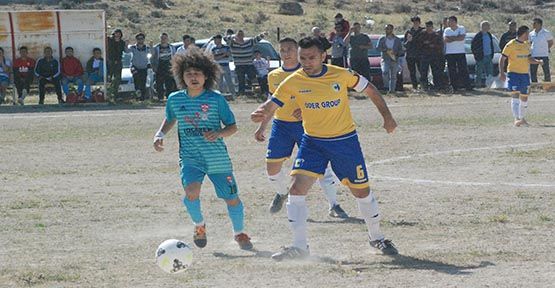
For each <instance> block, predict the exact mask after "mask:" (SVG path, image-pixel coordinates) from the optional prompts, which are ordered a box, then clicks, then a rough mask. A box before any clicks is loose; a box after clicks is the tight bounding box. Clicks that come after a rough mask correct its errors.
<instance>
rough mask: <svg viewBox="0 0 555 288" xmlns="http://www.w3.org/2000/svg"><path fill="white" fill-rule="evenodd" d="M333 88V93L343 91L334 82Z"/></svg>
mask: <svg viewBox="0 0 555 288" xmlns="http://www.w3.org/2000/svg"><path fill="white" fill-rule="evenodd" d="M331 88H333V91H335V92H339V91H340V90H341V85H339V84H338V83H335V82H334V83H333V84H331Z"/></svg>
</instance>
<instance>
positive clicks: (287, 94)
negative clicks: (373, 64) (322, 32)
mask: <svg viewBox="0 0 555 288" xmlns="http://www.w3.org/2000/svg"><path fill="white" fill-rule="evenodd" d="M367 85H368V80H367V79H366V78H364V77H362V76H359V75H358V74H356V73H354V72H351V71H349V70H347V69H345V68H341V67H337V66H333V65H329V66H328V65H324V66H323V68H322V72H320V74H318V75H307V74H306V73H305V72H304V70H303V69H299V70H297V71H296V72H295V73H293V74H291V75H290V76H289V77H287V78H286V79H285V80H284V81H283V82H282V83H281V84H280V85H279V87H278V88H277V90H276V91H275V92H274V94H273V97H272V101H274V102H275V103H276V104H278V105H279V106H281V107H287V106H293V105H294V106H298V107H299V108H301V111H302V115H303V127H304V132H305V133H306V134H307V135H308V136H312V137H319V138H336V137H341V136H343V135H345V134H348V133H350V132H353V131H354V130H355V123H354V121H353V117H352V114H351V108H350V107H349V96H348V93H347V92H348V88H353V89H355V90H356V91H358V92H361V91H363V90H364V89H365V88H366V86H367Z"/></svg>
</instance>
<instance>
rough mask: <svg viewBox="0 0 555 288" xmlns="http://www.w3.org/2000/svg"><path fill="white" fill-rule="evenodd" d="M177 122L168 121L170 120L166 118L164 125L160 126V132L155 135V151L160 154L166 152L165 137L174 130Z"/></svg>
mask: <svg viewBox="0 0 555 288" xmlns="http://www.w3.org/2000/svg"><path fill="white" fill-rule="evenodd" d="M175 122H176V120H173V121H168V119H166V118H164V121H162V125H160V129H158V132H156V134H155V135H154V143H153V145H154V150H156V151H158V152H162V151H164V136H166V134H167V133H168V132H170V130H172V128H173V126H174V125H175Z"/></svg>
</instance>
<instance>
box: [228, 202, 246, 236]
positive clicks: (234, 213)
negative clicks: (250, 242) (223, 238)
mask: <svg viewBox="0 0 555 288" xmlns="http://www.w3.org/2000/svg"><path fill="white" fill-rule="evenodd" d="M227 212H228V214H229V218H230V219H231V224H232V225H233V232H234V233H235V234H238V233H242V232H243V228H244V226H243V218H245V212H244V210H243V202H239V204H237V205H235V206H231V205H227Z"/></svg>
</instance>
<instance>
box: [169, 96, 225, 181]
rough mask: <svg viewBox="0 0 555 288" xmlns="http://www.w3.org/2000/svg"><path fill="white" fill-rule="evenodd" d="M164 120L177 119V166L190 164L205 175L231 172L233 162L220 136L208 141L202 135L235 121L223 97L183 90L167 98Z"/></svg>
mask: <svg viewBox="0 0 555 288" xmlns="http://www.w3.org/2000/svg"><path fill="white" fill-rule="evenodd" d="M166 119H167V120H168V121H173V120H177V129H178V136H179V162H180V165H181V166H183V165H187V166H193V167H196V168H198V169H199V170H201V171H203V172H204V173H206V174H215V173H226V172H231V171H232V170H233V169H232V165H231V160H230V159H229V154H228V153H227V147H226V145H225V143H224V141H223V139H222V138H220V139H218V140H216V141H214V142H209V141H207V140H206V139H204V136H203V134H204V133H205V132H208V131H214V130H220V129H222V128H223V127H222V124H223V125H224V126H229V125H233V124H235V116H234V115H233V112H231V109H230V108H229V105H228V103H227V101H226V100H225V98H224V97H223V96H222V95H220V94H219V93H216V92H214V91H209V90H205V91H204V92H203V93H202V94H201V95H199V96H197V97H190V96H189V95H187V91H186V90H182V91H177V92H174V93H172V94H171V95H170V96H169V97H168V102H167V104H166Z"/></svg>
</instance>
